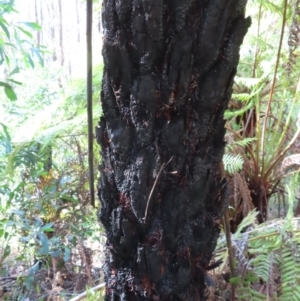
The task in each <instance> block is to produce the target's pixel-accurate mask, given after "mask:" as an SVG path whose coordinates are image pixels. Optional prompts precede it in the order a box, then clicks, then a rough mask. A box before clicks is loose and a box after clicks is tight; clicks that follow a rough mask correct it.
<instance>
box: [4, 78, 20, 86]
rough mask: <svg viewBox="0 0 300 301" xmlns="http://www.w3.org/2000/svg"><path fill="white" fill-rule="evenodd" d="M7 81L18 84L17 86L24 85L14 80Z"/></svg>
mask: <svg viewBox="0 0 300 301" xmlns="http://www.w3.org/2000/svg"><path fill="white" fill-rule="evenodd" d="M7 80H8V81H10V82H12V83H14V84H16V85H22V83H21V82H18V81H17V80H14V79H12V78H8V79H7Z"/></svg>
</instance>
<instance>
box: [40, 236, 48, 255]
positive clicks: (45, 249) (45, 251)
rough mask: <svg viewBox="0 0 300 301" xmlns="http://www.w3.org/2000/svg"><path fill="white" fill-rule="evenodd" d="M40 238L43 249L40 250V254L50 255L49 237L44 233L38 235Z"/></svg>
mask: <svg viewBox="0 0 300 301" xmlns="http://www.w3.org/2000/svg"><path fill="white" fill-rule="evenodd" d="M38 238H39V241H40V243H41V248H40V249H39V254H41V255H48V254H49V241H48V238H47V236H46V235H45V234H44V233H42V232H40V233H39V234H38Z"/></svg>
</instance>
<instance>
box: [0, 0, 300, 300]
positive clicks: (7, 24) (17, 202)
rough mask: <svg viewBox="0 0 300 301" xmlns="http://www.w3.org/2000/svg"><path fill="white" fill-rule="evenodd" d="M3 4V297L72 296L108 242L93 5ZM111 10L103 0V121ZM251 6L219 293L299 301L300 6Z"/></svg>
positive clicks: (216, 296)
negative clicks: (89, 90)
mask: <svg viewBox="0 0 300 301" xmlns="http://www.w3.org/2000/svg"><path fill="white" fill-rule="evenodd" d="M0 11H1V13H0V35H1V39H0V64H1V65H0V68H1V70H2V72H1V75H2V78H1V79H0V86H1V87H0V88H1V90H0V96H1V98H0V116H1V117H0V240H1V244H0V287H1V290H0V298H3V299H4V300H5V299H6V300H52V299H53V300H55V298H60V299H61V300H70V299H72V298H74V297H75V296H77V295H78V294H80V293H82V292H84V291H85V290H86V286H89V287H94V286H96V285H98V284H99V283H101V282H103V279H102V278H101V277H102V276H101V264H102V261H103V254H102V252H101V250H102V246H103V244H104V242H105V237H104V234H103V231H102V229H101V225H100V224H99V223H98V220H97V212H98V208H97V207H98V206H99V204H98V202H97V204H96V208H92V207H91V206H90V196H89V186H88V160H87V155H88V154H87V118H86V29H85V28H86V27H85V26H86V4H85V2H84V1H81V0H76V1H62V0H48V1H41V0H26V1H21V0H19V1H0ZM100 11H101V3H100V2H99V1H95V2H94V15H93V19H94V23H93V45H94V49H93V53H94V61H93V65H94V68H93V73H94V78H93V80H94V82H93V109H94V123H95V126H96V124H97V122H98V120H99V116H100V115H101V107H100V101H99V95H100V88H101V74H102V68H103V65H102V57H101V44H102V42H101V40H102V32H101V13H100ZM247 15H251V17H252V26H251V28H250V29H249V31H248V34H247V36H246V38H245V40H244V43H243V45H242V48H241V59H240V64H239V69H238V73H237V76H236V78H235V85H234V94H233V96H232V100H231V101H230V105H229V108H228V110H227V112H226V116H225V117H226V120H227V123H226V127H227V135H226V141H227V147H226V154H225V156H224V159H223V161H224V167H225V171H226V176H227V178H228V181H229V185H230V191H231V193H230V207H229V216H230V227H231V232H232V234H231V239H230V244H228V241H227V242H226V239H225V233H224V231H223V232H222V234H221V236H220V239H219V243H218V247H217V250H216V251H215V260H216V261H217V260H220V259H221V260H223V264H222V265H221V266H220V267H219V268H218V269H216V270H215V271H213V272H212V273H211V274H212V277H213V279H214V282H215V285H214V286H213V287H212V288H211V300H220V299H221V300H226V298H229V297H228V296H230V293H231V291H232V287H235V288H236V298H237V300H300V285H299V284H300V279H299V278H300V254H299V251H298V250H299V243H300V238H299V220H298V218H297V216H298V215H299V214H300V202H299V197H300V196H299V164H300V151H299V148H300V139H299V131H300V121H299V120H300V119H299V118H300V117H299V116H300V115H299V89H300V82H299V80H300V77H299V70H300V68H299V67H300V66H299V64H300V62H299V58H298V55H299V48H298V47H299V42H300V36H299V35H300V1H279V0H276V1H260V0H252V1H249V3H248V10H247ZM94 154H95V158H94V161H95V162H94V166H97V165H98V164H99V162H100V160H101V158H100V156H99V149H98V148H97V146H95V151H94ZM98 177H99V174H98V173H97V169H96V172H95V179H97V178H98ZM96 184H97V183H95V185H96ZM1 294H2V295H1ZM100 295H101V292H100V293H99V292H96V290H95V291H91V290H87V294H86V296H85V297H86V298H90V299H91V300H95V298H98V297H99V298H100ZM51 298H52V299H51ZM57 300H59V299H57Z"/></svg>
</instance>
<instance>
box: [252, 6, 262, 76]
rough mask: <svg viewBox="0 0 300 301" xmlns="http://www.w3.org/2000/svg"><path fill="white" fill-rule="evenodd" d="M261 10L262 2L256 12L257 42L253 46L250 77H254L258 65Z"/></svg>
mask: <svg viewBox="0 0 300 301" xmlns="http://www.w3.org/2000/svg"><path fill="white" fill-rule="evenodd" d="M261 8H262V2H261V3H260V6H259V11H258V24H257V34H256V39H257V40H256V46H255V57H254V63H253V69H252V77H256V67H257V63H258V53H259V46H258V45H259V43H258V38H259V35H260V19H261Z"/></svg>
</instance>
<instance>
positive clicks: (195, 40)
mask: <svg viewBox="0 0 300 301" xmlns="http://www.w3.org/2000/svg"><path fill="white" fill-rule="evenodd" d="M245 5H246V1H239V0H233V1H215V0H210V1H207V0H202V1H195V0H191V1H183V0H178V1H167V0H164V1H162V0H161V1H158V0H153V1H141V0H140V1H138V0H136V1H130V0H128V1H111V0H106V1H104V2H103V27H104V33H105V36H104V44H103V57H104V65H105V67H104V74H103V84H102V94H101V99H102V108H103V113H104V114H103V117H102V118H101V121H100V124H99V127H98V128H97V138H98V142H99V143H100V145H101V147H102V151H101V154H102V158H103V161H102V164H101V172H102V174H101V179H100V186H99V197H100V200H101V203H102V208H101V214H100V219H101V221H102V223H103V225H104V227H105V229H106V232H107V259H106V265H105V269H104V270H105V278H106V283H107V288H106V300H204V299H205V298H206V291H205V287H206V284H208V285H210V284H211V279H210V277H209V276H208V274H207V273H206V271H207V270H209V269H210V268H211V266H209V263H210V260H211V255H212V252H213V250H214V248H215V245H216V240H217V238H218V235H219V218H220V217H221V216H222V214H223V212H224V209H225V208H226V207H227V203H226V181H225V179H224V175H223V172H222V168H220V166H221V165H222V164H221V163H222V157H223V153H224V145H225V143H224V139H223V138H224V134H225V128H224V121H223V114H224V110H225V109H226V108H227V104H228V101H229V98H230V95H231V92H232V84H233V78H234V75H235V73H236V67H237V64H238V61H239V47H240V44H241V43H242V40H243V37H244V35H245V33H246V31H247V28H248V27H249V25H250V19H245V18H244V9H245Z"/></svg>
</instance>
